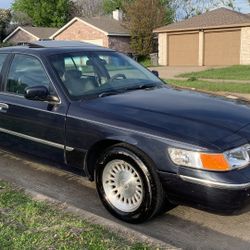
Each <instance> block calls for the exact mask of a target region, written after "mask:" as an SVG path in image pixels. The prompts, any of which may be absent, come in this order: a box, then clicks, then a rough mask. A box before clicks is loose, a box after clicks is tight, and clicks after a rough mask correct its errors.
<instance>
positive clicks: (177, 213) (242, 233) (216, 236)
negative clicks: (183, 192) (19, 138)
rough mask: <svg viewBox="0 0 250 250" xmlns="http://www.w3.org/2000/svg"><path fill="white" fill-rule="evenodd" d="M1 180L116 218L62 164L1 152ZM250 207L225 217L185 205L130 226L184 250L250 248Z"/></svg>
mask: <svg viewBox="0 0 250 250" xmlns="http://www.w3.org/2000/svg"><path fill="white" fill-rule="evenodd" d="M0 179H3V180H7V181H9V182H11V183H14V184H16V185H18V186H21V187H24V188H25V189H29V190H32V191H35V192H39V193H41V194H43V195H46V196H49V197H51V198H54V199H57V200H60V201H61V202H66V203H67V204H70V205H73V206H75V207H77V208H81V209H85V210H87V211H89V212H92V213H95V214H97V215H99V216H102V217H105V218H108V219H111V220H114V221H116V222H118V223H123V222H120V221H118V220H116V219H115V218H113V217H112V216H111V215H110V214H109V213H108V212H106V210H105V209H104V208H103V206H102V204H101V203H100V201H99V198H98V197H97V194H96V190H95V185H94V184H93V183H90V182H88V181H87V180H86V178H84V177H79V176H77V175H76V174H75V173H72V172H69V171H66V169H61V168H60V166H58V165H56V164H53V163H51V162H44V160H43V161H41V159H37V158H31V157H30V156H27V155H23V154H22V155H20V154H16V153H15V154H10V153H9V152H5V151H0ZM249 221H250V206H249V207H247V208H246V209H245V210H244V213H242V214H240V215H232V216H223V215H217V214H212V213H208V212H205V211H201V210H197V209H194V208H190V207H186V206H178V207H176V208H175V209H173V210H171V211H169V212H168V213H166V214H165V215H163V216H161V217H158V218H155V219H154V220H152V221H149V222H147V223H144V224H141V225H128V224H126V223H123V224H124V225H126V226H127V227H130V228H132V229H134V230H137V231H139V232H142V233H144V234H146V235H148V236H151V237H154V238H157V239H159V240H162V241H164V242H166V243H168V244H171V245H173V246H176V247H178V248H183V249H227V250H229V249H250V233H249V232H250V223H249Z"/></svg>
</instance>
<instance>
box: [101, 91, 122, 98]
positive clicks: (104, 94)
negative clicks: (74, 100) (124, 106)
mask: <svg viewBox="0 0 250 250" xmlns="http://www.w3.org/2000/svg"><path fill="white" fill-rule="evenodd" d="M118 94H121V92H120V91H116V90H107V91H103V92H102V93H100V94H98V97H105V96H110V95H118Z"/></svg>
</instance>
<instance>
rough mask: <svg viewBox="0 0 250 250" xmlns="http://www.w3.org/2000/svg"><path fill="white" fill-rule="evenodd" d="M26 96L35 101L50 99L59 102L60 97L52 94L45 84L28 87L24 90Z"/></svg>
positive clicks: (49, 100)
mask: <svg viewBox="0 0 250 250" xmlns="http://www.w3.org/2000/svg"><path fill="white" fill-rule="evenodd" d="M24 97H25V98H26V99H28V100H33V101H48V102H58V101H59V99H58V97H56V96H50V94H49V90H48V88H46V87H45V86H34V87H28V88H26V89H25V91H24Z"/></svg>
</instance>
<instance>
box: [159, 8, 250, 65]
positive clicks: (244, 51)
mask: <svg viewBox="0 0 250 250" xmlns="http://www.w3.org/2000/svg"><path fill="white" fill-rule="evenodd" d="M155 33H157V34H158V44H159V48H158V53H159V64H160V65H166V66H203V65H205V66H217V65H218V66H220V65H221V66H224V65H234V64H250V15H249V14H242V13H239V12H236V11H232V10H229V9H226V8H219V9H216V10H213V11H209V12H207V13H205V14H203V15H198V16H195V17H192V18H190V19H187V20H184V21H181V22H176V23H173V24H170V25H167V26H164V27H161V28H158V29H156V30H155Z"/></svg>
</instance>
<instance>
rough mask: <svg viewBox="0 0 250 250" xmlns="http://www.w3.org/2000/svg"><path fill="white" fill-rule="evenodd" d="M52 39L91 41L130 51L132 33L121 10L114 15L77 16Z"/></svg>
mask: <svg viewBox="0 0 250 250" xmlns="http://www.w3.org/2000/svg"><path fill="white" fill-rule="evenodd" d="M50 38H51V39H54V40H78V41H83V42H89V43H93V44H96V45H100V46H104V47H107V48H111V49H115V50H118V51H121V52H124V53H129V52H130V35H129V31H128V30H127V29H126V27H125V25H124V23H123V21H122V17H121V13H120V12H119V10H117V11H114V12H113V17H107V16H101V17H91V18H80V17H75V18H73V19H72V20H71V21H70V22H68V23H67V24H66V25H65V26H63V27H62V28H61V29H59V30H58V31H57V32H55V33H54V34H53V35H52V36H50Z"/></svg>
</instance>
